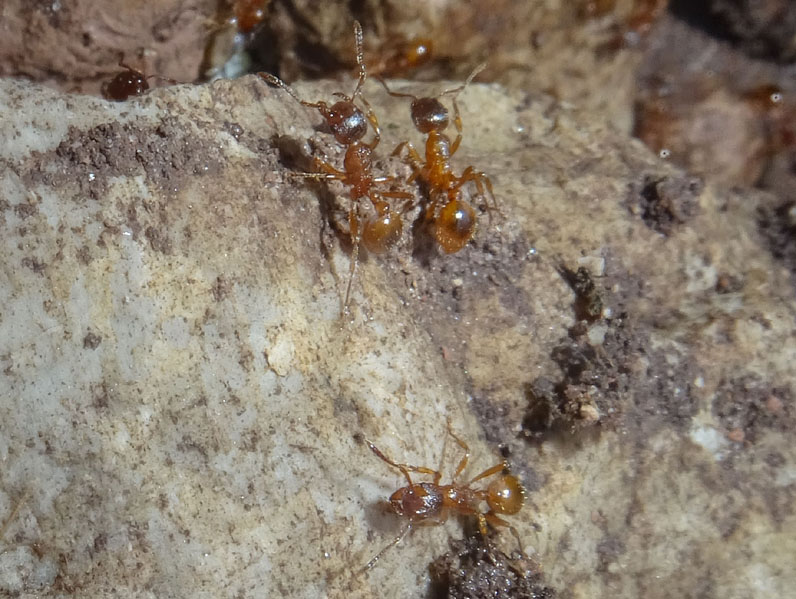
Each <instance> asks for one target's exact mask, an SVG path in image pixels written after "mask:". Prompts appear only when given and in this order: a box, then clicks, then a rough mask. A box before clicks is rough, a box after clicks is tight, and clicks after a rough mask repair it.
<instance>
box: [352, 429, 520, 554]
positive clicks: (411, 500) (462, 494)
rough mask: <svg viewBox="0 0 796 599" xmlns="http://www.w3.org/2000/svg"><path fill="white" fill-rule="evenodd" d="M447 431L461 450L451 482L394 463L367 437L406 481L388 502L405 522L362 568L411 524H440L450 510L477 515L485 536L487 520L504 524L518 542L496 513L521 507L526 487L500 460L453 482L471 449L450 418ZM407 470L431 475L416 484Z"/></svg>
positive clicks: (513, 511)
mask: <svg viewBox="0 0 796 599" xmlns="http://www.w3.org/2000/svg"><path fill="white" fill-rule="evenodd" d="M448 434H449V435H450V436H451V437H453V439H454V440H455V441H456V443H457V444H458V445H459V447H461V448H462V449H463V450H464V456H463V457H462V459H461V460H459V464H458V466H456V472H455V473H454V474H453V477H452V478H451V482H450V484H447V485H441V484H439V482H440V480H441V479H442V473H440V472H438V471H437V470H432V469H431V468H426V467H423V466H410V465H409V464H399V463H397V462H394V461H393V460H391V459H390V458H388V457H387V456H385V455H384V454H383V453H382V452H381V450H380V449H379V448H377V447H376V446H375V445H374V444H373V443H371V442H370V441H368V440H367V439H366V440H365V442H366V443H367V444H368V447H370V450H371V451H372V452H373V453H374V454H376V457H378V458H379V459H381V460H383V461H385V462H387V463H388V464H389V465H390V466H393V467H395V468H397V469H398V470H400V471H401V474H403V475H404V478H406V482H407V485H406V486H405V487H401V488H400V489H398V490H397V491H395V492H394V493H393V494H392V495H391V496H390V505H391V507H392V509H393V511H394V512H395V513H396V514H398V515H399V516H401V517H403V518H406V524H405V525H404V527H403V529H402V530H401V532H400V533H399V534H398V536H396V537H395V538H394V539H393V540H392V541H391V542H390V544H389V545H387V546H386V547H384V549H382V550H381V551H379V552H378V553H377V554H376V555H375V556H373V558H372V559H371V560H370V561H369V562H368V563H367V564H366V565H365V568H364V569H365V570H369V569H370V568H372V567H373V565H374V564H375V563H376V562H377V561H379V559H380V558H381V556H382V555H384V552H385V551H387V550H388V549H390V548H391V547H393V546H395V545H397V544H398V543H399V542H400V541H401V539H403V538H404V537H405V536H406V535H407V533H408V532H409V531H410V530H411V528H412V526H413V525H414V524H421V525H423V524H432V525H437V524H442V523H443V522H445V520H446V519H447V517H448V514H449V512H451V511H454V512H457V513H459V514H462V515H465V516H475V517H476V518H478V529H479V531H480V532H481V535H482V536H483V538H484V539H486V538H487V523H489V524H491V525H492V526H505V527H507V528H508V529H509V530H511V532H512V533H513V535H514V537H515V538H516V539H517V542H518V543H520V541H519V534H518V533H517V529H516V528H514V527H513V526H511V525H510V524H509V523H508V522H506V521H505V520H503V519H502V518H500V516H499V515H498V514H500V515H512V514H516V513H517V512H519V511H520V510H521V509H522V506H523V503H524V502H525V490H524V489H523V487H522V484H521V483H520V481H519V479H518V478H517V477H516V476H514V475H513V474H511V472H510V471H509V467H508V464H507V463H506V462H505V461H503V462H501V463H499V464H495V465H494V466H492V467H491V468H487V469H486V470H484V471H483V472H481V473H480V474H478V475H477V476H475V477H474V478H472V479H470V480H469V481H467V482H465V483H458V482H456V479H457V478H458V477H459V475H460V474H461V473H462V472H463V471H464V469H465V468H466V467H467V461H468V460H469V459H470V448H469V447H468V446H467V444H466V443H465V442H464V441H462V440H461V439H460V438H459V437H457V436H456V434H455V433H454V432H453V429H452V428H451V424H450V420H449V421H448ZM410 472H417V473H419V474H430V475H432V476H433V477H434V478H433V480H432V482H430V483H429V482H424V483H416V482H414V481H413V480H412V477H411V476H410V475H409V473H410ZM496 474H498V475H499V476H498V477H497V478H495V479H494V480H493V481H492V482H490V483H489V484H488V485H487V486H486V487H485V488H480V489H474V488H473V486H472V485H473V483H475V482H477V481H479V480H482V479H485V478H488V477H490V476H494V475H496ZM482 502H486V504H487V506H488V508H489V509H488V511H486V512H484V511H482V510H481V509H480V504H481V503H482ZM520 545H521V543H520Z"/></svg>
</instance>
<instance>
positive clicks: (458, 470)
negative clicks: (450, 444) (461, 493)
mask: <svg viewBox="0 0 796 599" xmlns="http://www.w3.org/2000/svg"><path fill="white" fill-rule="evenodd" d="M448 434H449V435H450V436H451V437H453V440H454V441H456V443H457V444H458V445H459V447H461V448H462V449H463V450H464V456H463V457H462V459H461V460H459V464H458V465H457V466H456V472H455V473H454V474H453V479H452V480H454V481H455V480H456V479H457V478H459V475H460V474H461V473H462V472H463V471H464V469H465V468H466V467H467V461H468V460H469V459H470V448H469V447H468V446H467V443H465V442H464V441H462V440H461V439H460V438H459V437H457V436H456V433H454V432H453V427H452V426H451V420H450V418H448Z"/></svg>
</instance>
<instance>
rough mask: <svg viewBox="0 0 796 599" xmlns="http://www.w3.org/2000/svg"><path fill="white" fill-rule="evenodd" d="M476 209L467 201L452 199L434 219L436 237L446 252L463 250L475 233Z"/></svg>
mask: <svg viewBox="0 0 796 599" xmlns="http://www.w3.org/2000/svg"><path fill="white" fill-rule="evenodd" d="M475 223H476V216H475V210H473V208H472V206H470V204H468V203H467V202H464V201H462V200H451V201H450V202H448V203H447V204H445V205H444V206H443V207H442V210H440V211H439V215H438V216H437V218H436V219H435V220H434V225H433V232H434V238H435V239H436V240H437V243H438V244H439V246H440V247H441V248H442V251H444V252H445V253H446V254H455V253H456V252H458V251H459V250H461V249H462V248H463V247H464V246H465V245H467V242H468V241H470V239H472V238H473V235H474V234H475Z"/></svg>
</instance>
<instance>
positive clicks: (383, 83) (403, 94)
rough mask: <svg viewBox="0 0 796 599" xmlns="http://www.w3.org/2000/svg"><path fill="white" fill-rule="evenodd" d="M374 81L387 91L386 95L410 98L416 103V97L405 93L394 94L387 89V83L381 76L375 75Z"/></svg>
mask: <svg viewBox="0 0 796 599" xmlns="http://www.w3.org/2000/svg"><path fill="white" fill-rule="evenodd" d="M376 80H377V81H378V82H379V83H381V84H382V86H383V87H384V89H385V90H386V91H387V93H388V94H390V95H391V96H395V97H396V98H412V99H413V100H415V101H417V96H416V95H414V94H407V93H406V92H394V91H392V90H391V89H390V88H389V87H387V82H386V81H385V80H384V78H383V77H382V76H381V75H376Z"/></svg>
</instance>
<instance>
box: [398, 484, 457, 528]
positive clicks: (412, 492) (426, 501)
mask: <svg viewBox="0 0 796 599" xmlns="http://www.w3.org/2000/svg"><path fill="white" fill-rule="evenodd" d="M444 502H445V499H444V496H443V494H442V493H441V492H440V487H439V485H435V484H433V483H419V484H416V485H412V486H408V487H402V488H400V489H398V490H397V491H396V492H395V493H393V494H392V496H391V497H390V504H391V505H392V508H393V510H394V511H395V513H396V514H398V515H399V516H406V517H407V518H409V519H410V520H426V519H428V518H434V517H437V516H439V515H440V514H441V513H442V509H443V507H444Z"/></svg>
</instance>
